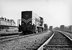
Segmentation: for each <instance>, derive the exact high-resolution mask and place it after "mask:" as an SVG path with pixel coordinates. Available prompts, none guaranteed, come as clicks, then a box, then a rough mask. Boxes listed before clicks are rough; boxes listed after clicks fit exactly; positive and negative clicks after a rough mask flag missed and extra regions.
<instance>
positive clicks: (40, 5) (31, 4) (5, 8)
mask: <svg viewBox="0 0 72 50" xmlns="http://www.w3.org/2000/svg"><path fill="white" fill-rule="evenodd" d="M71 3H72V1H71V0H0V16H3V17H6V18H9V19H14V21H15V22H16V24H17V19H20V18H21V11H26V10H32V11H33V12H35V13H36V14H38V15H39V16H42V17H43V18H44V22H45V23H47V24H48V26H50V25H52V26H54V27H56V26H60V25H66V26H67V25H71V24H72V22H71V21H72V19H71V18H72V4H71Z"/></svg>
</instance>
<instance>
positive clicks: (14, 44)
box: [0, 31, 52, 50]
mask: <svg viewBox="0 0 72 50" xmlns="http://www.w3.org/2000/svg"><path fill="white" fill-rule="evenodd" d="M51 35H52V32H50V31H47V32H45V33H42V34H38V35H34V36H29V37H26V38H21V39H15V40H12V41H8V42H5V43H0V50H37V48H38V47H39V46H40V45H42V44H43V43H44V42H45V41H46V40H47V39H48V38H49V37H50V36H51Z"/></svg>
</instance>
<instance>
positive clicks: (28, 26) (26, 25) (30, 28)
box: [19, 11, 44, 34]
mask: <svg viewBox="0 0 72 50" xmlns="http://www.w3.org/2000/svg"><path fill="white" fill-rule="evenodd" d="M43 28H44V25H43V18H42V17H40V16H38V15H37V14H36V13H34V12H33V11H22V12H21V25H19V32H23V33H24V34H25V33H26V34H27V33H28V34H31V33H39V32H42V31H43Z"/></svg>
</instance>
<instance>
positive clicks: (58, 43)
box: [38, 31, 72, 50]
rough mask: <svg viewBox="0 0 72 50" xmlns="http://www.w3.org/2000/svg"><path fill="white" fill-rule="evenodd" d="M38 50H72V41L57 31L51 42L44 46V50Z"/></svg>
mask: <svg viewBox="0 0 72 50" xmlns="http://www.w3.org/2000/svg"><path fill="white" fill-rule="evenodd" d="M48 40H49V39H48ZM48 40H47V41H48ZM38 50H72V41H71V40H70V39H69V38H68V37H66V36H65V35H64V34H62V33H61V32H58V31H55V32H54V36H53V37H52V38H51V39H50V41H49V42H47V43H46V44H45V45H43V49H39V48H38Z"/></svg>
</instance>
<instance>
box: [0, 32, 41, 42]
mask: <svg viewBox="0 0 72 50" xmlns="http://www.w3.org/2000/svg"><path fill="white" fill-rule="evenodd" d="M38 34H41V33H38ZM38 34H29V35H21V36H19V35H18V34H17V35H10V36H1V37H0V43H1V42H2V43H3V42H7V41H12V40H15V39H20V38H25V37H29V36H34V35H38Z"/></svg>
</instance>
